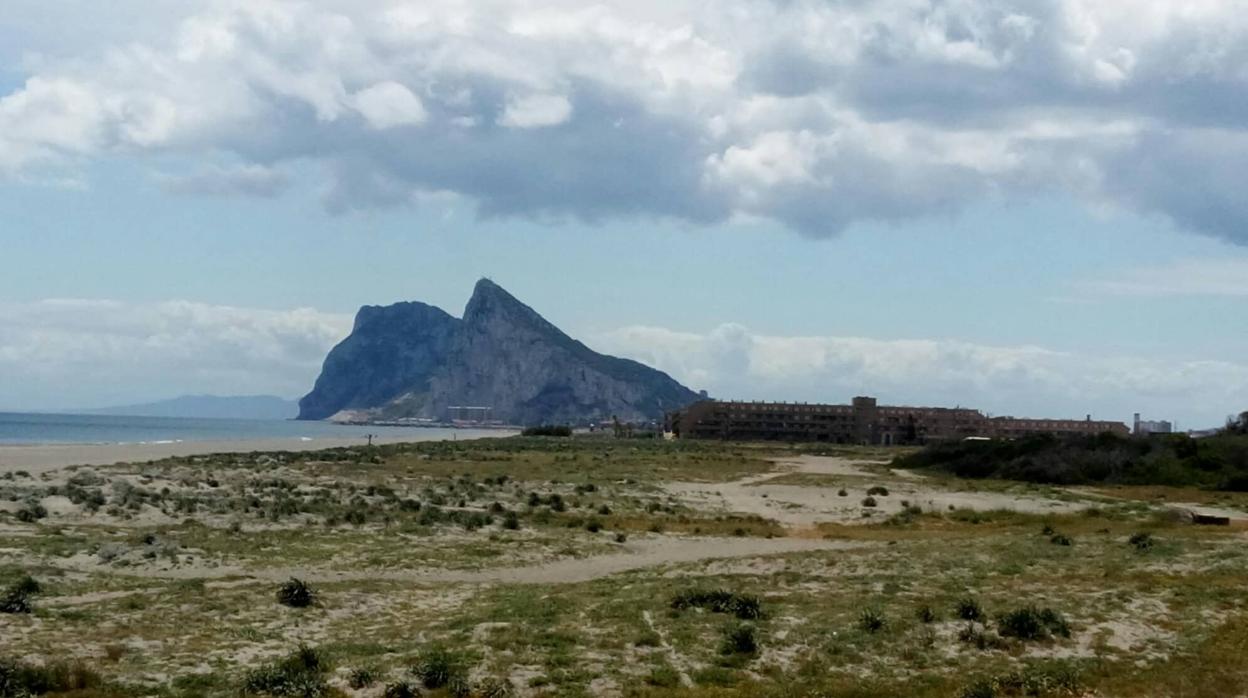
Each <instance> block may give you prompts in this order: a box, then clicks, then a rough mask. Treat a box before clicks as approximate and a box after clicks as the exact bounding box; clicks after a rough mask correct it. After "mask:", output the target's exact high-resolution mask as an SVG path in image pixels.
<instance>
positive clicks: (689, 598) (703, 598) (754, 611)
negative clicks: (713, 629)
mask: <svg viewBox="0 0 1248 698" xmlns="http://www.w3.org/2000/svg"><path fill="white" fill-rule="evenodd" d="M671 605H672V609H673V610H676V611H683V610H685V609H688V608H705V609H706V610H708V611H710V612H711V613H730V614H732V615H734V616H736V617H737V618H740V619H741V620H757V619H758V618H761V617H762V616H763V605H762V601H760V600H759V598H758V597H757V596H751V595H747V594H734V593H732V592H730V591H727V590H725V589H711V590H709V591H708V590H705V589H692V590H689V591H682V592H681V593H679V594H677V595H675V596H673V597H672V604H671Z"/></svg>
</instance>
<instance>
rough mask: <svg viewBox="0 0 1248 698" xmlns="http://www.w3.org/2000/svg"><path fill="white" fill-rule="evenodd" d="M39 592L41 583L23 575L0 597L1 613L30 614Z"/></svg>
mask: <svg viewBox="0 0 1248 698" xmlns="http://www.w3.org/2000/svg"><path fill="white" fill-rule="evenodd" d="M39 590H40V588H39V582H36V581H35V580H34V578H33V577H31V576H30V575H28V574H27V575H22V578H21V579H18V580H17V581H16V582H14V583H13V584H11V585H9V588H8V589H6V590H5V592H4V595H3V596H0V613H30V612H31V611H32V610H33V608H32V606H31V603H30V597H32V596H34V595H35V594H38V593H39ZM0 695H3V694H0Z"/></svg>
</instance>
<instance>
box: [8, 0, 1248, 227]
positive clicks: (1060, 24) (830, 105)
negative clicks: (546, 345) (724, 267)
mask: <svg viewBox="0 0 1248 698" xmlns="http://www.w3.org/2000/svg"><path fill="white" fill-rule="evenodd" d="M27 7H33V5H32V4H31V0H20V3H19V9H20V10H21V11H20V12H17V13H16V15H15V17H16V19H15V21H18V22H21V23H24V24H21V25H20V26H23V27H24V28H26V29H28V30H29V31H31V32H32V33H37V32H36V29H35V28H37V27H36V24H37V23H36V22H35V20H34V19H32V18H35V17H38V14H37V13H35V12H33V11H32V10H31V9H24V8H27ZM180 7H182V8H183V10H182V12H183V17H182V18H181V20H180V21H178V22H176V23H175V22H173V20H172V18H171V15H170V12H171V10H169V9H168V8H166V9H164V10H162V11H161V12H160V13H157V14H153V15H151V16H145V17H144V19H143V21H141V22H135V29H134V33H133V37H132V38H129V40H128V37H126V35H125V31H124V25H123V26H119V25H118V23H117V22H116V21H115V18H112V17H107V19H108V23H107V25H108V26H107V28H108V31H107V36H109V37H111V42H110V44H109V47H105V48H100V47H98V46H96V45H95V42H91V44H89V46H90V48H87V49H80V48H77V46H76V43H77V42H79V40H80V39H79V38H80V37H81V36H83V35H84V34H89V32H84V31H83V30H82V28H81V27H75V26H66V27H64V28H62V29H61V31H63V33H64V36H65V44H64V46H61V47H60V50H59V51H51V50H49V49H50V48H52V47H49V46H48V45H47V44H49V43H50V42H49V41H48V40H47V38H46V35H47V33H48V32H50V31H53V30H51V29H49V28H47V27H46V26H45V27H42V28H41V29H39V31H41V32H43V34H40V36H42V37H43V39H42V40H41V41H39V42H38V44H39V45H40V47H41V49H42V50H44V51H45V57H44V58H42V59H40V60H38V61H31V62H29V64H28V65H29V71H30V77H29V80H27V81H26V83H25V84H24V85H23V86H22V87H20V88H18V89H16V90H13V91H12V92H11V93H9V94H7V95H3V96H0V176H4V175H8V176H10V177H22V178H26V179H33V178H37V177H45V178H49V179H54V180H55V179H58V178H60V179H63V178H64V177H65V176H66V175H64V172H65V171H67V170H68V171H73V170H74V169H75V168H77V167H78V166H79V165H80V164H81V163H82V162H84V161H85V160H87V159H89V158H98V157H143V156H145V155H149V154H159V155H160V156H162V157H167V156H169V155H170V154H172V155H175V156H181V157H184V158H187V159H191V160H196V159H200V158H203V157H204V156H205V155H210V156H213V157H216V156H220V155H222V154H224V155H227V156H229V157H232V158H235V159H237V160H238V161H240V162H243V163H245V164H248V165H255V166H259V167H264V168H269V169H277V168H284V167H285V168H294V167H308V166H312V167H314V168H316V169H315V171H316V172H325V173H328V175H327V176H328V177H329V179H330V181H329V187H328V195H327V202H328V203H329V204H330V205H331V207H332V208H334V209H335V210H350V209H357V208H368V207H375V206H390V205H400V204H402V203H405V202H409V201H411V200H412V196H411V194H412V193H414V192H420V191H452V192H455V193H458V194H460V195H463V196H465V197H467V198H469V199H472V200H474V201H476V202H477V204H478V205H479V209H480V210H481V211H482V212H483V213H485V214H516V215H532V214H554V215H560V216H574V217H581V218H584V219H587V220H597V219H600V218H603V217H606V216H638V215H650V216H669V217H675V218H680V219H685V220H690V221H695V222H701V223H707V222H718V221H728V220H734V219H740V218H762V219H771V220H775V221H780V222H782V223H785V224H787V225H788V226H790V227H792V228H794V229H797V230H800V231H802V232H803V233H806V234H809V235H814V236H822V235H831V234H835V233H836V232H838V231H839V230H841V229H842V228H844V226H846V225H849V224H852V223H853V222H855V221H860V220H866V219H875V220H895V219H902V218H908V217H914V216H923V215H927V214H931V213H934V212H943V211H947V210H953V209H956V208H958V207H960V206H964V205H967V204H969V203H971V202H974V201H976V200H977V199H980V198H982V197H986V196H992V195H998V194H1002V193H1004V194H1006V195H1010V196H1020V197H1028V196H1036V195H1040V196H1047V195H1050V194H1052V193H1053V192H1054V191H1058V192H1065V193H1067V194H1069V195H1072V196H1075V197H1081V198H1083V199H1085V200H1086V201H1087V202H1088V203H1089V204H1090V205H1093V206H1106V205H1108V206H1116V207H1119V208H1123V209H1127V210H1134V211H1139V212H1148V213H1161V214H1164V215H1166V216H1169V217H1170V218H1172V219H1173V220H1175V221H1177V222H1178V223H1179V224H1181V225H1183V226H1186V227H1188V228H1190V229H1192V230H1196V231H1201V232H1204V233H1207V234H1210V235H1216V236H1220V237H1223V238H1225V239H1228V240H1232V241H1235V242H1237V243H1241V244H1242V243H1245V242H1248V232H1246V231H1245V228H1244V227H1243V225H1242V221H1243V220H1245V219H1248V198H1245V197H1243V196H1242V192H1240V191H1239V186H1238V183H1240V182H1242V181H1244V180H1245V179H1248V127H1245V124H1248V107H1246V106H1245V102H1244V100H1242V99H1241V95H1243V94H1244V93H1245V91H1248V74H1246V73H1245V72H1244V71H1243V68H1242V66H1243V65H1245V64H1246V63H1248V13H1245V12H1243V11H1242V8H1241V7H1239V6H1238V5H1237V4H1236V3H1225V2H1217V1H1216V0H1199V1H1196V2H1184V3H1177V2H1161V1H1156V2H1126V1H1125V0H1124V1H1119V0H1112V1H1107V0H1046V1H1044V2H1026V1H1024V0H991V1H990V2H965V1H962V0H957V1H953V2H945V1H937V0H917V1H916V0H881V1H880V2H871V3H861V2H858V3H828V2H814V1H810V0H797V1H795V2H776V1H774V0H723V2H716V3H705V2H694V1H693V0H671V1H668V2H657V1H656V0H642V1H640V2H605V3H597V4H592V5H586V4H584V3H580V2H573V0H556V1H555V2H547V3H538V4H534V3H529V2H519V1H516V0H475V1H474V2H464V1H463V0H425V1H422V2H413V1H412V0H353V1H348V0H321V1H319V2H311V1H309V0H249V1H248V2H242V1H241V0H200V1H198V2H196V1H192V0H188V1H187V2H185V3H182V4H180ZM78 10H79V11H77V12H76V13H74V14H73V16H71V17H70V18H69V19H67V20H66V22H67V23H68V24H74V23H78V24H81V25H84V26H87V27H89V26H90V25H91V24H93V23H102V15H109V14H110V10H109V9H108V8H104V7H103V6H101V7H100V8H99V9H94V10H93V9H90V6H88V5H85V4H82V5H81V6H80V7H79V8H78ZM166 23H167V24H168V26H167V27H166V29H165V31H163V32H162V31H160V30H158V29H157V28H156V27H155V26H154V25H159V24H166ZM27 25H30V26H27ZM32 27H34V28H32ZM162 36H163V37H165V38H160V37H162ZM80 50H81V51H85V53H82V54H76V51H80ZM48 56H53V57H48ZM56 56H59V58H57V57H56ZM404 126H419V127H420V128H418V129H416V128H399V127H404ZM496 126H497V127H501V128H495V127H496ZM162 162H163V161H162ZM318 165H323V167H316V166H318ZM486 171H488V173H489V175H488V176H482V173H483V172H486ZM49 172H51V173H52V175H50V176H49V175H48V173H49ZM70 176H71V177H72V175H70Z"/></svg>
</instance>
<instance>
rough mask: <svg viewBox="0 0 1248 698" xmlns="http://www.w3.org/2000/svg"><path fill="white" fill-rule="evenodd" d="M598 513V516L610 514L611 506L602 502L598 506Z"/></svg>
mask: <svg viewBox="0 0 1248 698" xmlns="http://www.w3.org/2000/svg"><path fill="white" fill-rule="evenodd" d="M598 515H599V516H610V515H611V507H609V506H607V505H606V504H603V505H602V506H600V507H598Z"/></svg>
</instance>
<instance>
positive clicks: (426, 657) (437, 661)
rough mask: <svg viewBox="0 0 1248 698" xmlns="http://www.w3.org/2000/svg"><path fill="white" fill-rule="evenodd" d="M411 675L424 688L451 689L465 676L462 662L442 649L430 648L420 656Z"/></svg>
mask: <svg viewBox="0 0 1248 698" xmlns="http://www.w3.org/2000/svg"><path fill="white" fill-rule="evenodd" d="M412 673H413V674H415V675H416V677H417V678H419V679H420V682H421V683H422V684H424V686H425V688H443V687H447V688H449V687H451V684H452V683H456V682H458V681H459V680H461V679H463V678H464V677H465V676H466V675H467V670H466V668H465V666H464V660H463V658H462V657H460V656H459V655H457V654H455V653H453V652H451V651H450V650H447V649H445V648H443V647H431V648H429V649H427V650H425V651H424V652H422V653H421V654H420V658H419V659H418V660H417V662H416V665H415V666H413V667H412Z"/></svg>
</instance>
